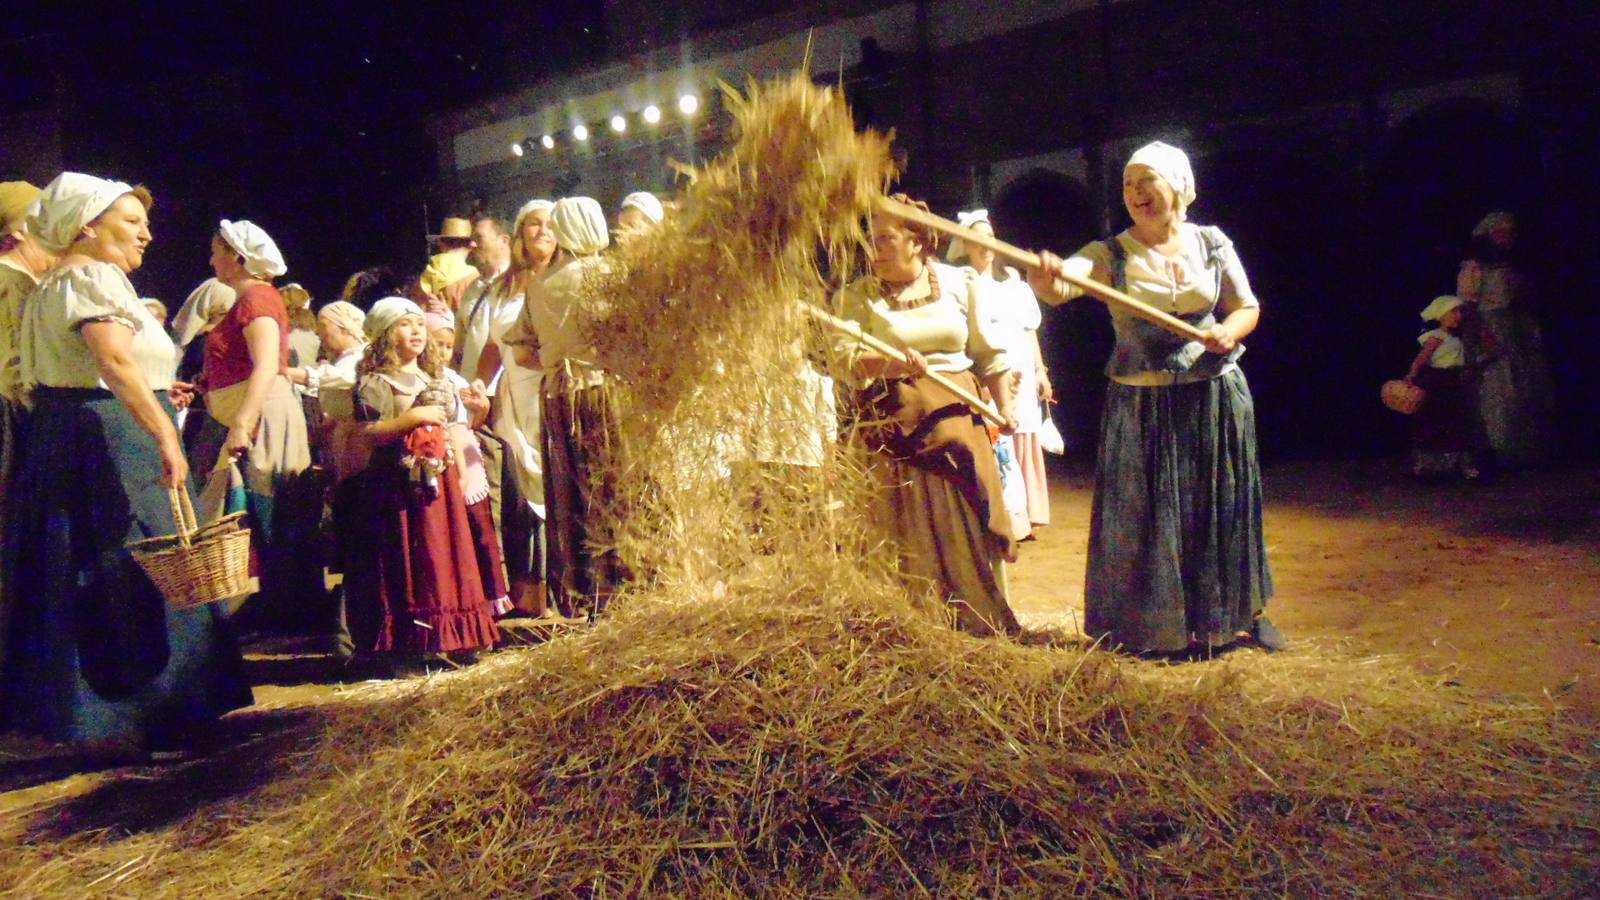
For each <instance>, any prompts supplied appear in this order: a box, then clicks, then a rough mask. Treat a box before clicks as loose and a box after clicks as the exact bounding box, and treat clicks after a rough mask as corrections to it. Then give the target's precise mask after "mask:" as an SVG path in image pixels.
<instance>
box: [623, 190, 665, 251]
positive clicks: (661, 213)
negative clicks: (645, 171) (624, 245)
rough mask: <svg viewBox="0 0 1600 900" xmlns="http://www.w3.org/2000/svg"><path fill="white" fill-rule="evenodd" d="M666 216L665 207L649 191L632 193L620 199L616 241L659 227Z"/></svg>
mask: <svg viewBox="0 0 1600 900" xmlns="http://www.w3.org/2000/svg"><path fill="white" fill-rule="evenodd" d="M666 216H667V210H666V207H664V206H662V204H661V199H660V198H659V197H657V196H656V195H655V194H652V193H650V192H649V191H634V192H633V193H631V194H629V195H628V196H626V197H623V198H622V206H621V207H620V208H619V209H618V210H617V241H618V242H619V243H620V242H622V241H625V240H628V239H630V238H632V237H633V236H634V235H638V234H644V233H645V232H646V231H649V230H650V229H652V228H654V227H656V226H657V225H660V224H661V220H662V219H665V218H666Z"/></svg>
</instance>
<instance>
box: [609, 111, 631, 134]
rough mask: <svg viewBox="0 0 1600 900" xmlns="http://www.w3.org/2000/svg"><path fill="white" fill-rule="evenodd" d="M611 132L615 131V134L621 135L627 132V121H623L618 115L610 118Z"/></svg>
mask: <svg viewBox="0 0 1600 900" xmlns="http://www.w3.org/2000/svg"><path fill="white" fill-rule="evenodd" d="M611 130H612V131H615V132H616V133H617V134H621V133H623V132H624V131H627V130H628V120H627V119H624V118H623V117H622V116H620V115H616V116H612V117H611Z"/></svg>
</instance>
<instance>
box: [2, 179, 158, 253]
mask: <svg viewBox="0 0 1600 900" xmlns="http://www.w3.org/2000/svg"><path fill="white" fill-rule="evenodd" d="M132 191H133V187H132V186H130V185H128V184H126V183H124V182H121V181H110V180H107V179H105V178H96V177H94V176H93V175H84V174H82V173H79V172H62V173H61V174H60V175H57V176H56V177H55V180H53V181H51V182H50V183H49V184H47V185H45V188H44V192H43V193H42V194H40V195H39V199H37V200H35V201H34V202H33V206H32V207H31V208H29V210H28V233H29V234H31V235H33V239H34V240H36V241H38V242H39V243H40V244H41V245H43V246H44V248H45V249H46V250H50V251H52V252H55V253H60V252H62V251H64V250H66V249H67V248H68V247H70V246H72V242H73V241H76V240H77V239H78V235H79V234H80V233H82V232H83V226H85V225H87V224H89V223H90V222H93V221H94V220H95V219H96V218H98V217H99V216H100V214H101V213H103V212H105V211H106V210H107V209H108V208H110V206H111V204H113V203H115V202H117V198H118V197H121V196H122V195H123V194H127V193H130V192H132Z"/></svg>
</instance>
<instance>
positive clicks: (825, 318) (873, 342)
mask: <svg viewBox="0 0 1600 900" xmlns="http://www.w3.org/2000/svg"><path fill="white" fill-rule="evenodd" d="M800 308H801V309H802V310H804V311H805V313H806V315H808V316H810V317H811V318H813V319H816V320H817V321H818V322H821V323H822V324H824V325H826V326H828V327H829V328H832V329H833V330H834V331H837V332H839V333H840V334H845V335H849V336H850V337H852V338H855V339H856V340H858V341H860V342H861V343H863V344H866V345H867V346H868V347H871V348H872V349H873V350H874V351H876V352H878V353H880V354H882V355H884V356H887V357H888V358H890V359H892V360H894V361H895V362H898V363H902V364H904V363H905V361H906V355H905V353H903V352H902V351H901V350H900V348H898V347H896V346H894V345H893V344H887V343H884V342H883V341H882V340H879V339H878V338H875V337H873V336H872V335H870V334H868V333H867V332H866V331H865V330H864V329H863V328H862V327H861V326H860V325H858V324H856V323H855V322H851V321H847V320H845V319H841V318H839V317H838V316H836V315H834V314H832V313H830V312H828V311H827V310H825V309H819V308H818V307H817V306H815V305H813V304H810V303H801V304H800ZM928 378H929V379H930V380H931V381H933V382H935V383H936V384H938V385H939V386H940V387H943V388H944V389H945V390H947V391H949V392H950V393H952V394H955V395H956V396H957V397H958V398H960V399H961V401H962V402H964V403H966V404H967V405H968V406H970V407H972V408H973V409H975V410H977V411H978V412H979V413H980V414H982V415H983V417H984V418H985V419H988V420H989V421H991V422H993V423H994V424H996V425H999V426H1001V427H1002V428H1003V427H1005V424H1006V421H1005V419H1003V418H1001V416H1000V411H999V410H997V409H995V408H994V406H993V405H991V404H989V403H985V402H984V401H983V399H982V398H980V397H978V396H977V395H976V394H974V393H972V392H971V391H969V390H967V389H966V388H964V387H962V386H961V385H959V384H956V383H955V382H954V381H951V380H950V379H949V378H946V377H945V376H944V374H943V373H940V372H929V373H928Z"/></svg>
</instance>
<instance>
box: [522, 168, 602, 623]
mask: <svg viewBox="0 0 1600 900" xmlns="http://www.w3.org/2000/svg"><path fill="white" fill-rule="evenodd" d="M550 228H551V230H552V231H553V232H554V234H555V238H556V243H557V245H558V246H559V247H560V250H559V251H558V252H557V254H556V259H555V262H553V263H552V264H551V266H550V270H549V272H548V273H547V274H546V275H545V277H544V279H543V280H542V281H540V282H539V283H538V284H537V285H535V286H534V287H533V288H532V289H530V290H529V292H528V302H527V303H526V304H524V305H523V308H522V316H521V318H520V319H519V321H518V323H517V327H516V328H515V329H514V330H513V331H512V332H511V333H510V334H508V335H507V340H509V341H511V342H512V343H513V344H515V345H516V355H517V360H518V362H519V363H521V364H523V365H527V366H533V367H537V369H538V371H539V372H540V373H541V375H542V376H543V395H544V400H543V419H542V424H543V428H542V430H541V432H542V445H543V449H544V462H545V473H544V502H545V511H546V514H547V520H546V521H547V525H546V532H545V533H546V536H547V538H548V540H549V552H548V554H547V559H546V580H547V583H548V585H549V590H550V598H551V600H552V601H553V602H554V603H555V605H556V609H557V610H559V611H560V612H561V614H562V615H564V616H567V617H569V618H570V617H572V616H577V615H591V616H592V615H594V614H597V613H599V612H601V611H603V610H604V609H605V607H606V604H607V602H609V601H610V599H611V596H612V595H613V594H614V593H615V592H616V590H617V588H618V587H620V586H621V584H622V581H623V579H624V578H625V577H626V574H627V573H626V571H625V570H624V568H623V566H622V563H621V561H620V559H618V557H617V554H616V551H615V550H614V549H609V550H600V549H598V548H602V547H607V546H609V544H610V542H609V541H608V540H607V539H606V537H607V532H608V530H609V529H608V527H607V516H609V515H612V514H614V511H612V510H607V509H603V508H602V507H603V506H604V505H605V504H606V503H607V502H608V500H609V498H608V497H607V496H606V492H607V488H606V486H605V485H606V475H607V472H606V466H607V465H608V463H609V454H610V451H611V439H612V436H613V435H614V434H615V433H616V430H617V409H616V405H615V403H614V402H613V399H612V394H611V390H610V388H609V386H608V385H607V383H606V373H605V370H604V369H603V368H602V367H601V366H600V364H599V360H598V359H597V358H596V355H595V351H594V348H593V347H592V346H590V344H589V343H588V342H587V341H586V340H584V337H583V322H582V316H583V310H582V309H581V308H580V307H579V302H580V298H581V296H582V292H583V287H584V284H585V283H586V282H587V281H588V280H590V279H592V278H594V277H596V275H598V274H600V273H603V272H604V271H605V270H606V262H605V258H604V257H602V256H601V255H600V253H601V251H602V250H604V249H606V247H607V246H609V245H610V243H611V238H610V234H609V233H608V232H607V229H606V219H605V212H604V211H603V210H602V209H601V208H600V204H599V203H597V202H595V201H594V200H593V199H591V198H589V197H567V198H565V199H563V200H560V201H558V202H557V203H556V205H555V208H554V209H552V210H551V212H550Z"/></svg>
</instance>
